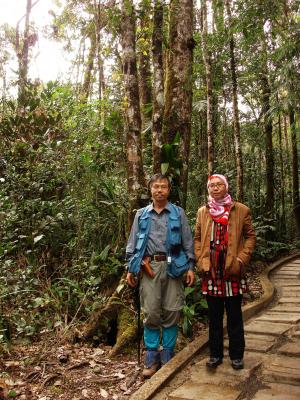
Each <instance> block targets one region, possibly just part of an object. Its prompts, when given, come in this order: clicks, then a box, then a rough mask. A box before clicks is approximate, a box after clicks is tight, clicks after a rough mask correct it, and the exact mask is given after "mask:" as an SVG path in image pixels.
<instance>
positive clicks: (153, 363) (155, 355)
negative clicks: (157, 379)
mask: <svg viewBox="0 0 300 400" xmlns="http://www.w3.org/2000/svg"><path fill="white" fill-rule="evenodd" d="M159 368H160V354H159V352H158V351H157V350H147V351H146V353H145V367H144V369H143V372H142V375H143V377H144V378H151V376H153V375H154V374H155V372H156V371H158V370H159Z"/></svg>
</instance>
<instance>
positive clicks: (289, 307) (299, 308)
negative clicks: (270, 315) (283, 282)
mask: <svg viewBox="0 0 300 400" xmlns="http://www.w3.org/2000/svg"><path fill="white" fill-rule="evenodd" d="M270 311H273V312H283V311H284V312H289V313H299V314H300V304H299V305H297V304H289V303H287V304H278V305H277V306H275V307H273V308H271V309H270Z"/></svg>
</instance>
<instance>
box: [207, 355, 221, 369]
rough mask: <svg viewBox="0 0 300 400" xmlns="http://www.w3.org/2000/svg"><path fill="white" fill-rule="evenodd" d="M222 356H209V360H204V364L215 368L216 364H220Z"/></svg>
mask: <svg viewBox="0 0 300 400" xmlns="http://www.w3.org/2000/svg"><path fill="white" fill-rule="evenodd" d="M222 362H223V358H221V357H210V358H209V360H207V361H206V366H207V367H208V368H217V366H218V365H220V364H222Z"/></svg>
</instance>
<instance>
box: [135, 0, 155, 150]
mask: <svg viewBox="0 0 300 400" xmlns="http://www.w3.org/2000/svg"><path fill="white" fill-rule="evenodd" d="M150 17H151V6H150V3H148V2H145V3H142V4H141V5H140V10H139V21H140V22H139V28H140V30H139V35H138V40H137V49H138V51H137V53H138V75H139V93H140V106H141V120H142V131H144V130H145V128H146V127H148V126H149V124H150V121H151V103H152V94H151V70H150V53H151V33H150V32H151V20H150ZM144 143H145V145H146V146H147V147H148V145H149V146H150V147H151V134H150V130H148V131H147V134H146V135H145V138H144Z"/></svg>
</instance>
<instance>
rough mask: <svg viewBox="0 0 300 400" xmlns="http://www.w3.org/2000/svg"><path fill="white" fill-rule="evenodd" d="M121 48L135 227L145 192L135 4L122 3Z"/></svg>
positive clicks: (126, 0) (131, 200)
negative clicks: (137, 212) (135, 217)
mask: <svg viewBox="0 0 300 400" xmlns="http://www.w3.org/2000/svg"><path fill="white" fill-rule="evenodd" d="M121 11H122V18H121V44H122V63H123V74H124V92H125V98H124V117H125V136H126V156H127V160H126V172H127V187H128V195H129V202H130V204H129V221H128V225H131V222H132V219H133V210H134V209H137V208H140V206H141V204H140V199H141V194H142V192H143V190H144V188H145V186H146V185H145V176H144V169H143V157H142V138H141V114H140V99H139V84H138V74H137V63H136V50H135V43H136V32H135V30H136V28H135V26H136V25H135V13H134V7H133V2H132V1H131V0H123V1H122V3H121Z"/></svg>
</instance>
